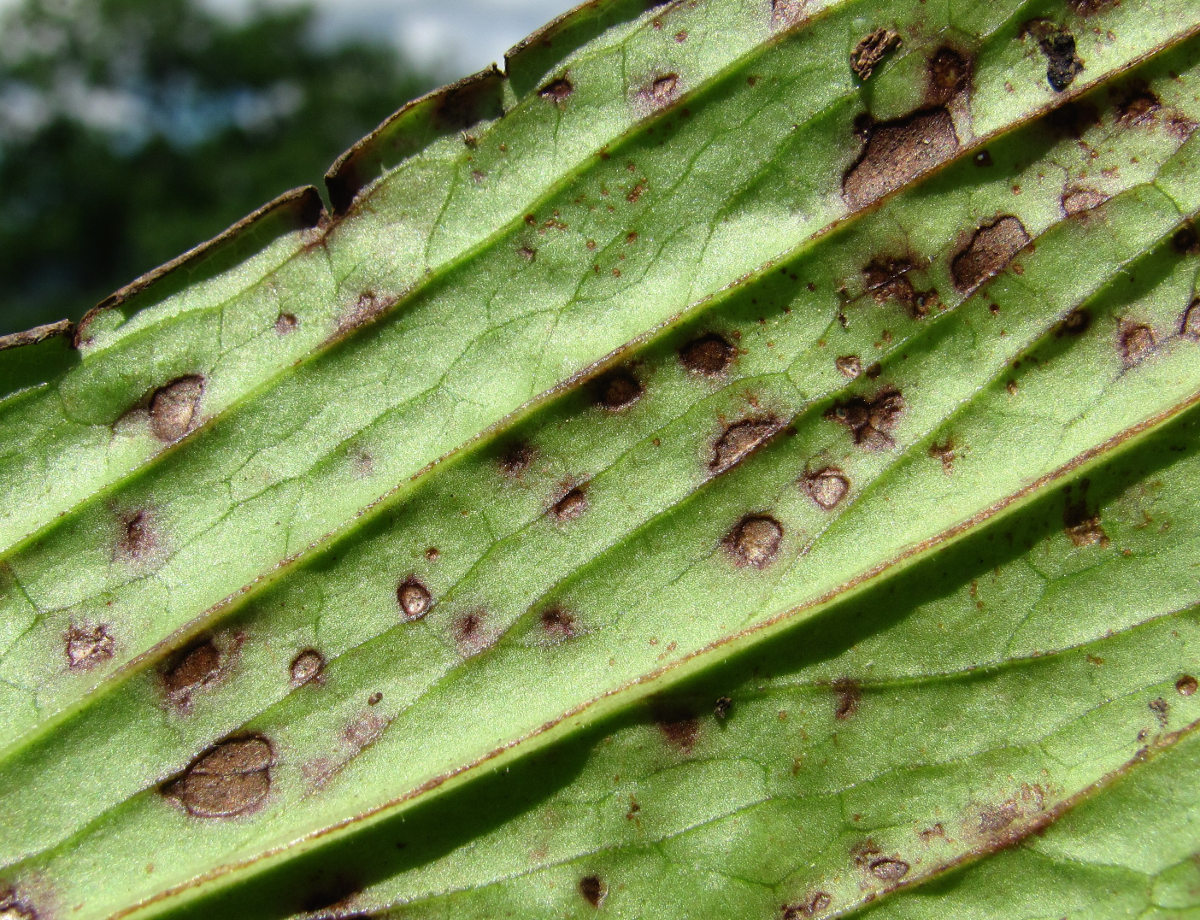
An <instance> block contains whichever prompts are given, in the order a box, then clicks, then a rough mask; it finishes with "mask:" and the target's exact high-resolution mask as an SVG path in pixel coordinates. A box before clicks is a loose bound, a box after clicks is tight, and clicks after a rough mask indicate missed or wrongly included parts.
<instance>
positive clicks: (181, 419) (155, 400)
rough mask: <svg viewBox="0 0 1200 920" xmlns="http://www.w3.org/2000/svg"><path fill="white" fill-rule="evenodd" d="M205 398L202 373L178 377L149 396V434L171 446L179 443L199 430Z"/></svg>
mask: <svg viewBox="0 0 1200 920" xmlns="http://www.w3.org/2000/svg"><path fill="white" fill-rule="evenodd" d="M203 395H204V378H203V377H201V376H200V375H199V374H188V375H187V376H186V377H178V378H176V379H175V380H172V381H171V382H170V383H168V384H165V385H164V386H161V387H159V388H158V389H157V390H155V391H154V393H153V394H151V396H150V433H151V434H152V435H154V436H155V437H156V438H158V439H159V440H160V441H165V442H167V443H168V444H169V443H170V442H172V441H178V440H179V439H180V438H182V437H183V436H184V435H185V434H187V433H188V432H189V431H191V430H192V429H193V428H194V427H196V423H197V422H198V421H199V419H198V418H197V417H196V411H197V409H198V408H199V406H200V397H202V396H203Z"/></svg>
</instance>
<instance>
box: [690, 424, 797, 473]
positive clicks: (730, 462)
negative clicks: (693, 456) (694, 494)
mask: <svg viewBox="0 0 1200 920" xmlns="http://www.w3.org/2000/svg"><path fill="white" fill-rule="evenodd" d="M782 428H783V422H782V421H781V420H780V419H778V418H776V417H775V416H773V415H769V416H762V417H759V418H744V419H742V420H741V421H738V422H734V423H733V424H731V425H728V426H726V428H725V430H724V431H722V432H721V436H720V437H719V438H717V440H716V442H715V443H714V444H713V451H712V458H711V459H710V460H709V461H708V471H709V472H710V473H711V474H712V475H714V476H719V475H721V474H722V473H724V472H727V471H728V470H731V469H733V468H734V467H735V466H737V465H738V464H739V463H741V462H742V461H743V460H745V459H746V458H747V457H749V456H750V455H751V454H752V453H754V452H755V451H756V450H758V449H759V448H760V447H762V445H763V444H765V443H766V442H767V441H768V440H770V438H771V437H772V436H773V435H774V434H775V433H776V432H778V431H779V430H781V429H782Z"/></svg>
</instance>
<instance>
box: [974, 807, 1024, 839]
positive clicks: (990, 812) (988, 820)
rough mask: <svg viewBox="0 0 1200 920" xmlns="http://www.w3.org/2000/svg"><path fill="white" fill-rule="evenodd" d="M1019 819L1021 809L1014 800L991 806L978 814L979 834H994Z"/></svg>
mask: <svg viewBox="0 0 1200 920" xmlns="http://www.w3.org/2000/svg"><path fill="white" fill-rule="evenodd" d="M1019 817H1021V808H1020V806H1019V805H1018V804H1017V803H1016V800H1014V799H1008V800H1007V801H1004V802H1001V803H1000V804H999V805H992V806H988V807H987V808H984V809H983V810H982V811H980V812H979V832H980V833H981V834H995V833H998V832H999V831H1002V830H1004V829H1005V828H1006V827H1008V826H1009V825H1010V824H1012V823H1013V822H1014V821H1016V820H1017V818H1019Z"/></svg>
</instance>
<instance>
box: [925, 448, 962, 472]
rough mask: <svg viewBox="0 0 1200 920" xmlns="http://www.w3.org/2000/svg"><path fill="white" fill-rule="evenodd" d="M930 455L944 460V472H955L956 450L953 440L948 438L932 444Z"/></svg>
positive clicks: (935, 458)
mask: <svg viewBox="0 0 1200 920" xmlns="http://www.w3.org/2000/svg"><path fill="white" fill-rule="evenodd" d="M929 456H930V457H932V458H933V459H934V460H940V461H941V462H942V472H943V473H947V474H949V473H952V472H954V459H955V456H956V455H955V452H954V442H953V441H950V440H949V439H947V440H946V441H943V442H942V443H941V444H930V445H929Z"/></svg>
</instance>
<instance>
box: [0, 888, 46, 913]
mask: <svg viewBox="0 0 1200 920" xmlns="http://www.w3.org/2000/svg"><path fill="white" fill-rule="evenodd" d="M0 920H38V912H37V911H36V910H35V909H34V907H33V905H32V904H30V903H29V902H28V901H26V900H24V899H23V898H22V897H21V896H20V895H19V894H17V891H16V889H15V888H0Z"/></svg>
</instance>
